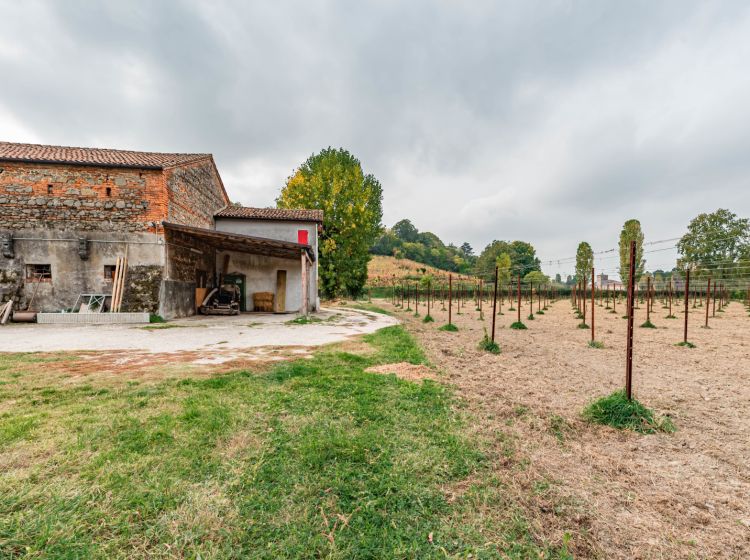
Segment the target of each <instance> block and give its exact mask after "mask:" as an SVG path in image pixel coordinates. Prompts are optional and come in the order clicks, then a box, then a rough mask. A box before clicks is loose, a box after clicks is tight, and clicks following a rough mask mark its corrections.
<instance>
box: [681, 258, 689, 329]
mask: <svg viewBox="0 0 750 560" xmlns="http://www.w3.org/2000/svg"><path fill="white" fill-rule="evenodd" d="M689 303H690V269H689V268H688V269H686V270H685V333H684V335H683V337H682V341H683V342H684V343H685V344H687V334H688V315H689V313H690V310H689V309H688V307H689Z"/></svg>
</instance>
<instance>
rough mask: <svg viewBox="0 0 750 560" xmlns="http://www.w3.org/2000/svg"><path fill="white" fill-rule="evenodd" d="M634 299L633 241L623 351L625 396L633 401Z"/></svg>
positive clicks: (631, 244) (633, 243)
mask: <svg viewBox="0 0 750 560" xmlns="http://www.w3.org/2000/svg"><path fill="white" fill-rule="evenodd" d="M634 299H635V241H631V242H630V269H629V270H628V333H627V347H626V350H625V396H626V397H627V399H628V400H632V399H633V314H634V313H633V307H634V301H633V300H634Z"/></svg>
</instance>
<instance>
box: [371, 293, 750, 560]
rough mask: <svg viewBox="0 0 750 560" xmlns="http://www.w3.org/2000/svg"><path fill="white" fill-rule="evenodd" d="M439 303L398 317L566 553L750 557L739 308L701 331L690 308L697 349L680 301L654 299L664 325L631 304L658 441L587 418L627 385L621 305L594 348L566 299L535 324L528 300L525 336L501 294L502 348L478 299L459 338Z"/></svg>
mask: <svg viewBox="0 0 750 560" xmlns="http://www.w3.org/2000/svg"><path fill="white" fill-rule="evenodd" d="M379 305H382V306H383V307H384V308H386V309H391V310H393V309H394V308H393V307H392V306H390V304H389V303H387V302H384V301H383V302H381V303H379ZM440 307H441V306H440V304H439V303H438V304H437V305H434V306H433V310H432V316H433V317H435V322H434V323H427V324H425V323H422V320H421V318H415V317H414V316H413V313H407V312H401V311H398V310H396V315H397V316H398V317H399V318H401V319H402V320H404V321H405V323H406V324H407V326H408V328H409V330H411V331H412V332H414V333H415V334H416V335H417V337H418V339H419V340H420V342H421V343H422V344H423V345H424V347H425V348H426V350H427V352H428V356H429V358H430V359H431V361H432V362H433V363H434V364H436V365H437V366H438V368H439V370H441V371H442V374H443V376H444V377H443V379H444V380H445V381H447V382H448V383H450V384H452V385H454V386H455V387H456V390H457V392H458V394H459V395H460V396H461V397H463V399H464V401H465V402H466V406H468V408H469V409H470V413H471V415H472V416H473V417H474V418H475V419H476V422H475V423H474V426H473V429H474V430H475V431H476V435H477V436H479V437H480V438H482V439H484V440H485V441H486V442H487V443H488V445H489V446H490V447H491V448H492V449H494V454H493V456H492V460H493V462H494V467H493V469H494V471H495V472H496V473H497V476H498V478H499V480H500V481H501V483H502V484H503V485H505V486H506V491H507V492H508V493H509V494H510V495H512V496H514V499H515V500H517V501H518V502H519V503H522V504H523V507H524V509H525V510H526V512H527V514H528V515H529V517H530V518H531V519H533V520H534V528H533V529H534V531H535V532H536V533H537V534H538V535H539V536H540V537H544V538H547V539H550V540H551V541H552V542H561V541H563V540H564V539H566V538H570V543H569V547H570V549H571V551H573V552H574V553H575V555H576V557H586V558H589V557H591V558H748V557H750V317H748V313H747V311H746V310H745V309H744V307H743V306H742V305H741V304H740V303H732V304H730V305H729V306H728V307H727V308H726V311H725V312H721V313H717V314H716V318H715V319H711V321H710V326H711V328H710V329H704V328H701V326H702V325H703V321H704V318H705V315H704V308H701V307H698V308H696V309H695V310H693V309H692V308H691V310H690V311H691V315H690V331H689V336H688V338H689V340H690V341H691V342H693V343H694V344H695V345H696V348H693V349H690V348H685V347H678V346H675V343H677V342H680V341H681V340H682V328H683V318H684V315H683V314H682V313H681V312H680V311H678V310H677V309H676V308H677V305H676V306H675V310H674V312H675V314H676V315H677V319H666V318H665V317H666V315H667V310H665V309H662V306H661V304H660V303H659V302H657V303H655V305H654V311H653V312H652V315H651V320H652V322H653V323H655V324H656V325H657V327H658V328H657V329H645V328H639V327H638V325H640V324H641V323H643V322H644V321H645V309H640V310H638V311H637V312H636V321H635V324H636V328H635V350H634V381H633V384H634V393H635V396H636V397H637V398H638V399H639V400H640V401H641V402H643V403H644V404H646V405H647V406H649V407H651V408H653V409H654V410H655V411H656V412H657V413H659V414H662V415H668V416H669V417H670V418H671V419H672V421H673V422H674V424H675V426H676V428H677V431H676V432H675V433H672V434H665V433H659V434H656V435H639V434H637V433H634V432H629V431H617V430H615V429H612V428H609V427H604V426H598V425H591V424H589V423H587V422H585V421H584V420H582V418H581V410H582V409H583V408H584V407H585V405H586V404H587V403H588V402H590V401H591V400H593V399H595V398H597V397H600V396H604V395H607V394H609V393H612V392H613V391H615V390H617V389H620V388H622V386H623V383H624V370H625V360H624V358H625V327H626V321H625V320H623V319H622V317H621V316H622V313H623V312H624V306H622V305H621V304H619V305H618V313H616V314H613V313H610V312H609V311H608V310H606V309H605V308H604V307H599V306H597V307H596V325H597V336H596V338H597V340H600V341H602V342H603V343H604V345H605V347H604V348H603V349H596V348H591V347H589V346H588V341H589V340H590V331H588V330H583V329H579V328H577V325H578V323H579V322H580V321H579V320H578V319H576V317H575V316H574V315H573V311H572V308H571V304H570V302H569V301H568V300H562V301H558V302H557V303H554V304H552V306H551V308H550V309H549V310H547V311H546V312H545V314H544V315H537V316H536V318H535V320H533V321H530V320H528V319H527V316H528V314H529V308H528V306H527V304H526V303H524V306H523V310H522V314H521V316H522V320H523V322H524V323H525V324H526V325H527V326H528V330H525V331H516V330H510V329H509V328H508V326H509V325H510V323H511V322H513V321H515V320H516V313H515V312H510V311H508V310H507V302H506V305H505V306H504V312H505V315H503V316H499V317H497V319H498V323H497V341H498V343H499V344H500V346H501V349H502V353H501V354H499V355H493V354H490V353H487V352H483V351H480V350H478V348H477V344H478V342H479V341H480V339H481V337H482V334H483V328H484V327H486V328H487V329H489V326H490V321H491V306H490V305H487V304H485V318H484V321H482V320H479V313H478V312H477V311H475V308H474V307H475V306H474V304H473V303H472V302H468V303H467V304H466V307H465V308H464V309H462V314H461V315H456V313H455V308H454V313H453V319H454V320H453V322H454V324H456V325H457V326H458V327H459V329H460V330H459V332H453V333H452V332H442V331H439V330H438V327H439V326H441V325H443V324H445V323H446V322H447V312H445V311H442V310H441V309H440ZM534 309H535V310H536V305H535V306H534ZM420 313H421V314H422V315H424V313H425V308H424V307H423V306H422V305H420ZM588 317H589V316H588V315H587V322H590V319H589V318H588ZM457 491H460V489H459V490H457ZM566 533H568V534H569V535H570V536H569V537H566V536H565V535H566Z"/></svg>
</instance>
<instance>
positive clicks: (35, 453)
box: [0, 326, 570, 559]
mask: <svg viewBox="0 0 750 560" xmlns="http://www.w3.org/2000/svg"><path fill="white" fill-rule="evenodd" d="M363 339H364V341H365V342H366V343H367V344H368V345H369V346H370V347H371V349H372V352H365V353H363V354H352V353H348V352H343V351H340V350H337V349H336V347H330V348H328V349H324V350H321V351H319V352H317V353H316V354H315V355H314V356H313V358H311V359H306V360H297V361H291V362H284V363H281V364H279V365H276V366H275V367H272V368H270V369H268V370H267V371H266V372H265V373H257V372H248V371H235V372H231V373H228V374H222V375H215V376H212V377H206V376H204V375H201V376H200V377H195V378H191V377H187V378H181V379H180V378H175V379H165V380H162V381H157V382H153V383H148V382H144V381H142V380H140V379H139V378H136V380H133V381H132V383H131V382H126V383H122V381H124V380H123V379H122V378H120V379H119V382H118V383H116V384H114V385H111V386H92V385H88V384H80V383H78V384H77V383H60V378H59V376H58V377H55V376H54V375H52V370H51V369H50V364H49V363H48V361H49V360H48V361H44V360H41V359H39V357H37V356H35V355H33V354H31V355H28V354H15V355H7V354H6V355H0V378H2V381H4V382H8V384H7V385H3V386H2V387H3V392H2V393H1V395H2V401H0V403H4V401H8V400H12V401H13V406H12V407H8V406H6V407H4V410H5V412H3V414H2V415H1V416H0V438H1V439H0V442H2V443H0V445H2V446H3V447H2V451H3V453H4V454H6V460H5V463H4V464H5V468H4V469H3V471H2V472H0V511H2V512H3V515H0V557H2V558H19V557H28V558H71V559H72V558H182V557H187V558H199V557H200V558H268V559H284V558H333V559H348V558H436V559H437V558H445V557H446V556H449V557H462V558H466V557H469V556H472V557H475V558H501V557H502V558H507V557H510V558H531V557H533V558H570V555H569V554H568V553H567V551H566V546H565V542H563V544H562V546H561V547H559V548H553V547H550V546H548V545H547V544H546V543H539V542H537V541H536V540H535V539H534V537H533V536H532V530H531V528H530V526H529V525H528V523H527V522H526V521H525V519H524V517H523V514H522V512H521V511H520V508H519V506H517V505H516V504H515V503H513V502H512V501H509V500H508V497H507V495H506V494H505V492H504V491H503V488H502V485H501V484H499V483H498V482H497V481H496V480H494V479H493V478H492V476H491V471H490V467H491V461H488V460H487V459H486V458H485V456H484V455H483V453H482V452H481V450H480V449H479V448H478V446H477V444H476V443H475V442H474V441H472V440H471V439H469V436H468V435H466V433H467V431H466V430H465V426H464V421H465V420H464V418H463V416H461V412H459V411H458V407H457V406H456V402H455V399H454V397H453V396H452V394H451V392H450V390H449V389H447V388H446V387H443V386H442V385H439V384H436V383H433V382H430V381H424V382H422V383H419V384H417V383H412V382H408V381H403V380H400V379H398V378H396V377H395V376H393V375H379V374H371V373H367V372H365V369H366V368H367V367H369V366H372V365H377V364H382V363H391V362H400V361H407V362H410V363H415V364H419V363H425V362H426V359H425V355H424V353H423V352H422V350H421V349H420V348H419V347H418V346H417V345H416V344H415V342H414V340H413V338H412V337H411V336H410V335H409V334H408V333H407V332H406V331H405V330H404V329H403V328H402V327H401V326H395V327H388V328H385V329H382V330H380V331H378V332H376V333H373V334H370V335H367V336H365V337H363ZM15 374H18V375H17V376H16V375H15ZM123 375H124V374H123ZM105 381H106V379H101V380H99V382H100V383H104V382H105ZM110 381H111V380H110ZM91 382H92V383H93V382H94V381H93V380H92V381H91ZM467 480H471V481H472V482H469V483H467V482H466V481H467ZM452 485H463V486H462V487H463V488H464V489H465V490H464V491H462V492H461V495H460V496H459V497H458V498H456V499H455V500H451V501H449V500H448V498H447V496H448V495H449V493H448V492H447V491H446V489H447V488H450V487H451V486H452ZM429 534H431V535H432V541H433V542H432V543H430V542H429V541H428V538H427V535H429Z"/></svg>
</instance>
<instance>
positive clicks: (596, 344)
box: [589, 340, 604, 350]
mask: <svg viewBox="0 0 750 560" xmlns="http://www.w3.org/2000/svg"><path fill="white" fill-rule="evenodd" d="M589 347H591V348H598V349H599V350H601V349H602V348H604V343H603V342H602V341H600V340H589Z"/></svg>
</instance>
